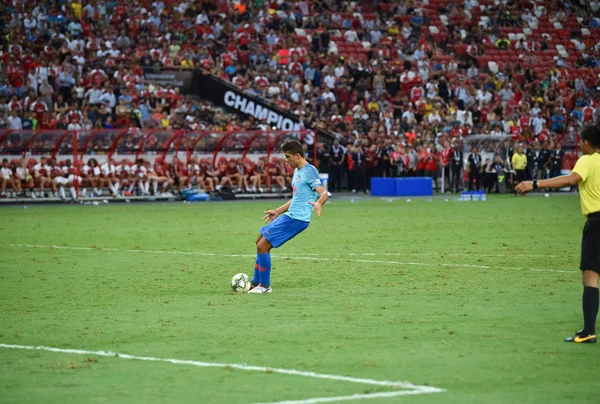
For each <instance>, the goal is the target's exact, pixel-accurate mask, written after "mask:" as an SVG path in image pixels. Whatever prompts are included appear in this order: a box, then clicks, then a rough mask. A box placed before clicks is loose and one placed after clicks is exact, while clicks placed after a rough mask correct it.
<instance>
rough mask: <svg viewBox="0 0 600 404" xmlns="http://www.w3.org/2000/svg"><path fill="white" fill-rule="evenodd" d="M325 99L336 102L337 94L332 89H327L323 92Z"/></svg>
mask: <svg viewBox="0 0 600 404" xmlns="http://www.w3.org/2000/svg"><path fill="white" fill-rule="evenodd" d="M323 100H330V101H331V103H332V104H334V103H335V94H333V92H332V91H331V89H329V88H327V89H325V92H324V93H323Z"/></svg>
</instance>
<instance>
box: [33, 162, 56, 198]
mask: <svg viewBox="0 0 600 404" xmlns="http://www.w3.org/2000/svg"><path fill="white" fill-rule="evenodd" d="M47 161H48V160H47V159H46V157H42V158H41V159H40V162H39V163H37V164H36V165H35V166H33V180H34V182H35V183H36V184H37V185H38V186H39V187H40V196H41V197H42V198H43V197H44V196H45V194H44V187H46V186H51V185H52V179H51V176H50V171H51V168H50V166H49V165H48V162H47ZM34 197H35V196H34Z"/></svg>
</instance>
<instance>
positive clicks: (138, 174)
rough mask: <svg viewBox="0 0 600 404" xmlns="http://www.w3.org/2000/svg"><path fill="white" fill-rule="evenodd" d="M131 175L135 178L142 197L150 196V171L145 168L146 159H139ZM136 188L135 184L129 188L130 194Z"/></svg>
mask: <svg viewBox="0 0 600 404" xmlns="http://www.w3.org/2000/svg"><path fill="white" fill-rule="evenodd" d="M131 173H132V174H133V176H134V178H135V181H136V183H137V186H138V190H139V193H140V195H147V194H149V192H148V189H149V188H150V183H149V181H148V176H147V174H148V170H147V169H146V167H145V166H144V159H137V161H136V162H135V164H134V165H132V166H131ZM134 186H135V184H131V185H130V186H129V192H132V191H133V189H134Z"/></svg>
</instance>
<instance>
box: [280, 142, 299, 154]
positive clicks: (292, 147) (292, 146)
mask: <svg viewBox="0 0 600 404" xmlns="http://www.w3.org/2000/svg"><path fill="white" fill-rule="evenodd" d="M281 150H282V151H283V152H284V153H291V154H299V155H301V156H302V157H304V149H303V148H302V143H300V142H299V141H298V140H296V139H290V140H286V141H285V142H283V144H282V145H281Z"/></svg>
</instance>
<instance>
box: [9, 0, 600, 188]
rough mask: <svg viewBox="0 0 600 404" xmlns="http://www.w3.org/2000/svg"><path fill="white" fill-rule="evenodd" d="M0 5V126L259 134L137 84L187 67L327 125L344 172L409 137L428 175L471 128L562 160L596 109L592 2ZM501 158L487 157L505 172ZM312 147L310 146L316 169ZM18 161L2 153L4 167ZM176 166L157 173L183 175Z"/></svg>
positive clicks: (396, 156) (596, 37)
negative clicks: (538, 147) (560, 148)
mask: <svg viewBox="0 0 600 404" xmlns="http://www.w3.org/2000/svg"><path fill="white" fill-rule="evenodd" d="M0 7H1V8H2V9H1V13H2V17H3V19H4V24H3V28H2V29H1V30H2V49H1V51H0V63H1V73H0V83H2V85H1V86H0V129H1V128H6V129H8V130H13V131H15V130H34V131H35V130H37V131H39V130H69V131H89V130H92V129H96V130H111V129H121V130H126V129H129V128H139V129H142V130H146V129H155V130H158V129H160V130H170V131H178V130H187V131H199V130H203V131H216V132H220V131H234V132H235V131H249V130H253V129H261V130H264V129H265V128H263V127H261V125H263V124H264V123H262V122H255V121H253V120H245V119H243V118H240V117H239V116H236V115H232V114H230V113H226V112H224V111H221V110H220V109H215V108H214V106H213V105H210V104H209V103H207V102H205V101H201V100H197V99H193V98H190V97H187V96H185V95H183V94H181V91H180V89H179V88H177V87H174V86H170V85H164V86H163V85H161V84H158V83H156V82H153V81H151V80H146V79H145V75H146V74H147V73H148V72H156V71H161V70H164V69H202V70H203V71H204V72H208V73H210V74H213V75H215V76H217V77H220V78H222V79H225V80H229V81H231V83H233V84H234V85H235V86H237V87H239V88H240V89H243V90H244V91H247V92H249V93H252V94H254V95H256V96H259V97H262V98H264V99H265V100H268V101H269V102H271V103H273V104H275V105H277V106H278V107H279V108H281V109H283V110H286V111H289V112H291V113H293V114H294V115H295V116H297V117H298V119H299V120H300V122H301V123H302V125H303V127H305V128H307V129H309V128H314V129H321V130H325V131H328V132H330V133H333V134H334V135H336V136H337V137H339V138H340V139H341V143H342V147H343V150H344V152H345V153H346V155H347V156H348V157H350V158H346V160H345V161H346V162H345V164H346V166H345V171H346V172H348V173H349V172H350V171H351V170H352V168H351V167H349V161H348V160H352V158H351V155H352V151H355V152H356V151H359V152H363V153H365V152H367V151H368V149H370V148H374V150H375V151H376V155H375V156H376V157H375V158H376V159H379V160H386V161H388V160H390V161H392V162H393V163H395V165H396V166H399V167H400V168H399V169H398V170H397V171H396V172H394V173H392V172H391V171H389V170H387V169H384V167H383V165H382V164H381V163H379V164H375V168H374V170H375V171H374V172H373V175H376V176H378V175H390V174H391V175H396V174H397V175H407V172H408V170H407V168H408V167H406V164H404V161H405V160H404V159H403V157H404V156H405V155H407V154H408V149H409V148H411V146H414V148H415V150H414V151H413V152H411V153H416V154H417V155H419V154H420V155H421V156H422V157H419V158H418V161H419V162H421V163H423V164H427V163H429V166H428V167H429V169H427V170H417V171H421V172H424V171H432V169H433V168H435V170H439V167H440V163H441V161H440V160H439V157H438V154H437V153H436V152H440V151H441V149H442V148H443V147H444V144H446V142H448V143H449V144H453V145H454V146H455V147H461V148H463V139H464V138H465V137H467V136H469V135H477V134H496V135H502V134H508V135H510V136H511V137H512V138H511V141H510V143H509V145H508V146H507V150H511V151H510V153H512V150H513V149H514V146H515V145H516V144H518V143H523V144H524V145H525V146H527V145H533V144H535V143H540V144H542V145H543V147H544V149H546V150H548V151H552V150H556V147H557V144H558V143H562V144H563V145H564V146H565V148H566V149H567V152H568V153H567V154H566V155H565V157H563V160H562V163H561V166H562V168H565V169H569V168H570V167H571V166H572V164H573V163H574V159H575V158H576V157H575V156H576V153H577V142H578V138H577V133H578V131H579V129H580V128H581V126H582V125H584V124H586V123H591V122H598V120H599V118H600V99H599V98H598V94H599V88H600V30H599V29H598V27H599V26H600V18H598V17H597V16H598V15H599V14H598V11H599V10H600V3H599V2H597V1H578V0H571V1H552V0H538V1H529V2H523V1H515V0H502V1H501V0H464V1H463V0H460V1H458V0H457V1H452V0H423V1H414V0H407V1H396V2H391V1H377V2H373V1H365V0H360V1H354V2H347V1H335V2H332V1H324V0H306V1H285V0H278V1H265V0H254V1H226V0H220V1H173V0H171V1H154V2H152V1H142V0H140V1H123V0H118V1H101V0H89V1H81V0H74V1H70V0H63V1H49V2H46V1H41V0H38V1H35V0H34V1H26V0H23V1H21V0H15V1H12V2H5V3H3V4H2V5H0ZM199 95H200V96H201V94H199ZM127 133H133V132H127ZM230 139H231V138H230ZM0 143H1V142H0ZM123 144H127V142H123ZM430 145H432V146H431V147H430ZM99 147H106V145H99ZM530 148H532V147H530ZM572 150H573V151H572ZM421 151H423V153H420V152H421ZM465 151H467V152H468V149H465ZM571 151H572V153H574V155H573V154H571ZM5 152H6V150H3V151H2V153H5ZM510 153H505V154H502V153H498V154H500V155H501V157H503V158H505V159H506V163H507V164H508V166H510ZM465 154H466V153H465ZM328 156H329V150H328V148H327V147H325V146H323V145H318V151H317V156H316V157H317V158H316V159H315V162H320V163H322V164H321V169H322V170H327V165H328V162H329V159H328ZM86 157H88V158H89V156H86ZM189 159H190V156H188V161H187V163H190V162H189ZM36 160H37V162H39V156H38V157H37V158H36ZM86 161H87V160H86ZM434 161H435V164H433V162H434ZM134 163H135V162H134V161H131V164H132V166H135V164H134ZM371 163H372V162H370V164H371ZM19 165H20V163H19V162H18V161H17V160H15V161H14V162H11V161H9V166H11V167H12V170H13V172H14V175H16V170H17V166H19ZM25 166H26V168H27V164H25ZM403 166H404V169H403ZM545 167H546V166H545ZM72 170H73V171H74V172H78V171H77V170H79V167H75V168H74V169H72ZM267 170H269V169H267ZM175 171H177V172H179V171H178V170H175ZM550 171H551V169H550V168H548V172H547V173H545V175H551V173H550ZM35 174H36V173H29V174H25V177H27V175H35ZM157 174H158V173H157ZM183 174H184V173H183V172H182V173H180V174H178V175H176V174H173V175H174V176H176V177H177V178H179V177H186V180H187V178H188V177H191V175H189V174H188V175H187V176H186V175H183ZM73 175H75V174H73ZM38 177H39V173H38ZM250 177H252V175H250ZM278 177H279V176H278V175H272V176H270V178H272V179H273V181H275V182H276V183H279V181H280V179H278ZM173 180H174V179H173ZM40 181H41V180H40V179H38V180H37V183H38V184H39V183H40ZM283 181H284V184H285V179H284V180H283ZM59 182H60V181H59ZM232 182H234V183H235V184H237V183H238V182H241V180H238V179H235V181H232ZM250 182H251V181H250ZM348 182H349V181H348ZM212 183H213V184H212V185H213V186H214V187H216V185H222V184H224V183H223V179H222V178H219V179H218V180H216V181H215V180H213V181H212ZM217 183H218V184H217ZM49 185H50V187H51V188H52V182H50V184H49ZM202 185H204V186H206V187H210V185H211V184H210V183H209V182H206V183H203V184H202ZM169 186H171V185H169ZM179 186H180V185H179V184H178V185H177V187H175V188H176V190H179ZM347 186H348V187H350V184H349V183H348V184H347ZM55 187H57V186H55ZM247 187H248V188H251V187H252V185H251V184H250V183H249V184H248V186H247ZM88 188H89V187H88ZM92 188H93V187H92ZM128 189H129V188H128ZM135 190H136V189H135V187H134V189H132V190H131V191H128V192H133V191H135ZM56 192H59V190H58V189H57V190H56ZM105 192H106V191H105ZM138 192H141V193H142V194H143V193H144V192H148V191H147V190H146V188H143V187H142V189H141V190H139V189H138Z"/></svg>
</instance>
